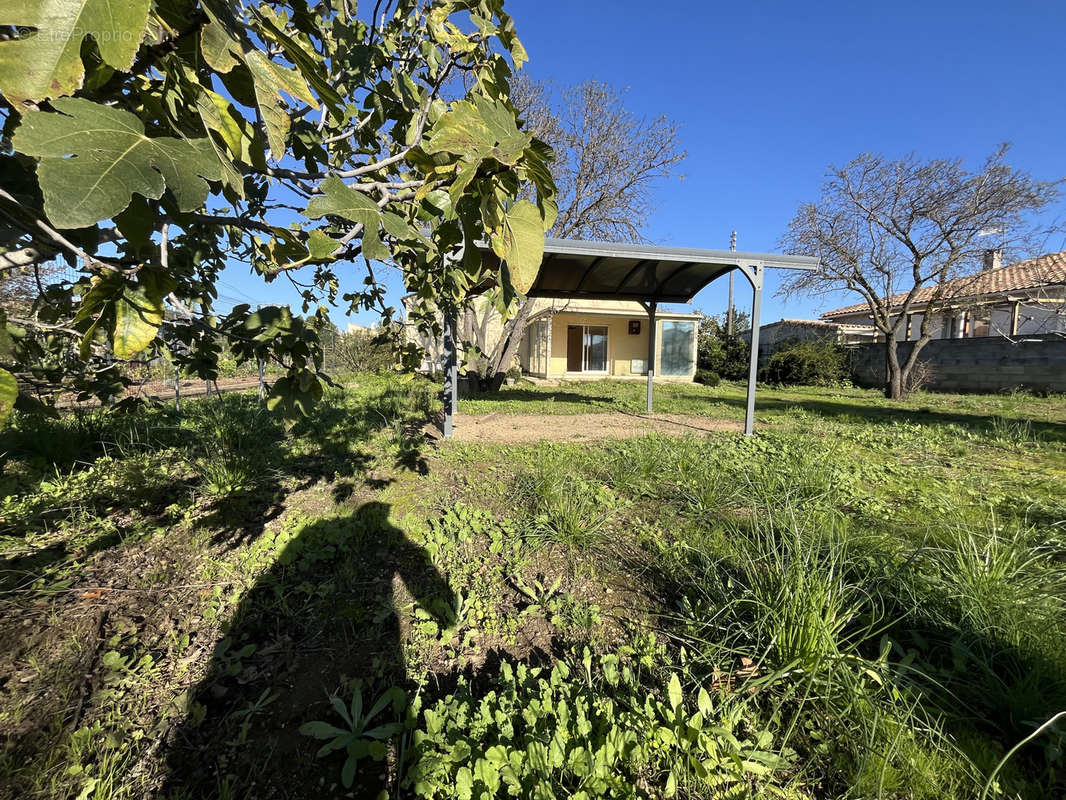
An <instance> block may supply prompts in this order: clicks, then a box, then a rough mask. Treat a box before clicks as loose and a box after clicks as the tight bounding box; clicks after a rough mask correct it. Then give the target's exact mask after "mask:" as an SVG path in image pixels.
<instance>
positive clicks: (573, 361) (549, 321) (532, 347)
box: [408, 299, 700, 381]
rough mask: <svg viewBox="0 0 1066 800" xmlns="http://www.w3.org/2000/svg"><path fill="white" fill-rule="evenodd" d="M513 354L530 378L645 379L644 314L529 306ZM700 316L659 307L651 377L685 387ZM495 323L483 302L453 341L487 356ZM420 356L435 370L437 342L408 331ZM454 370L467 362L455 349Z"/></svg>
mask: <svg viewBox="0 0 1066 800" xmlns="http://www.w3.org/2000/svg"><path fill="white" fill-rule="evenodd" d="M532 302H533V303H534V307H533V309H532V311H531V313H530V316H529V319H528V320H527V324H526V329H525V334H524V336H523V338H522V342H521V343H520V345H519V348H518V356H517V362H518V366H519V367H520V368H521V370H522V372H523V373H524V374H526V375H531V376H533V377H537V378H546V379H558V378H566V379H571V380H596V379H602V378H630V377H644V376H647V368H648V367H647V362H648V314H647V312H646V311H645V310H644V308H643V307H642V306H641V305H640V304H639V303H636V302H632V301H625V300H581V301H575V300H569V301H567V300H550V299H535V300H533V301H532ZM699 320H700V314H698V313H697V312H694V311H678V310H675V309H673V308H671V307H669V306H660V308H659V310H658V311H657V312H656V315H655V327H656V337H655V342H656V348H655V349H656V354H655V378H656V380H659V379H662V380H668V381H691V380H692V379H693V377H694V376H695V374H696V346H697V336H696V334H697V330H698V328H699ZM502 329H503V324H502V322H501V320H500V317H499V314H498V313H497V312H496V311H495V309H493V307H492V305H491V304H490V303H488V302H485V301H483V302H481V303H475V304H474V306H473V307H472V308H471V309H469V310H468V312H467V313H466V315H465V316H464V317H463V319H462V320H461V321H460V323H459V338H460V340H461V341H464V342H470V343H471V344H473V345H475V346H477V347H479V348H481V349H483V350H488V349H490V348H491V347H492V346H494V345H495V343H496V342H497V341H498V340H499V338H500V335H501V332H502ZM408 330H409V334H408V335H409V336H410V337H411V338H412V339H413V340H415V341H418V342H419V343H420V344H421V345H422V346H423V348H424V349H425V351H426V358H425V360H424V361H423V364H422V367H421V369H422V370H423V371H426V372H432V371H436V370H438V369H440V354H441V352H442V350H441V347H440V343H439V342H437V341H433V340H432V338H433V337H427V336H425V335H423V334H421V333H419V332H418V331H416V330H414V328H413V326H408ZM460 366H461V367H463V366H467V359H466V358H465V354H464V353H463V351H462V348H460Z"/></svg>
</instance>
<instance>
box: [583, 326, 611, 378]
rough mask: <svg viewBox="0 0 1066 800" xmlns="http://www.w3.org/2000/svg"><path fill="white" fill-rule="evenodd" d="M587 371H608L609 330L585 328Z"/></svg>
mask: <svg viewBox="0 0 1066 800" xmlns="http://www.w3.org/2000/svg"><path fill="white" fill-rule="evenodd" d="M585 353H586V355H585V369H586V370H588V371H589V372H606V371H607V328H600V327H596V328H592V327H589V328H585Z"/></svg>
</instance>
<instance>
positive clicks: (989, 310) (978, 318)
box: [822, 251, 1066, 341]
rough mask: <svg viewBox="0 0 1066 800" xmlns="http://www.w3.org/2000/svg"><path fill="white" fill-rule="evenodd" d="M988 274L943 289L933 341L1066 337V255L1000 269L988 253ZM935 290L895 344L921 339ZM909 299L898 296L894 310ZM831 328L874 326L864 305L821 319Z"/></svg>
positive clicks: (915, 307) (925, 295) (915, 308)
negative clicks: (1039, 336) (1000, 337)
mask: <svg viewBox="0 0 1066 800" xmlns="http://www.w3.org/2000/svg"><path fill="white" fill-rule="evenodd" d="M985 265H986V268H985V269H984V270H983V271H982V272H979V273H977V274H976V275H970V276H967V277H963V278H956V279H955V280H951V281H948V282H947V283H946V284H944V285H943V287H942V289H943V291H942V293H941V297H940V299H939V300H938V301H937V302H936V305H935V307H934V308H933V309H932V310H931V312H930V313H931V314H932V315H933V317H932V330H931V331H930V332H931V334H932V337H933V338H934V339H971V338H977V337H982V336H1032V335H1039V334H1044V333H1066V251H1063V252H1060V253H1050V254H1048V255H1044V256H1040V257H1039V258H1031V259H1028V260H1026V261H1019V262H1017V263H1015V264H1009V265H1007V266H1005V267H1002V266H999V265H998V259H997V257H996V253H995V252H992V251H990V253H989V254H988V257H987V258H986V259H985ZM935 289H936V287H935V286H927V287H924V288H922V289H919V290H918V292H917V294H916V295H915V302H914V303H913V304H912V306H911V311H910V313H909V314H908V315H907V316H908V319H907V320H906V323H905V324H904V325H903V326H901V328H900V332H899V334H898V336H897V338H898V339H899V340H900V341H913V340H916V339H918V338H919V337H920V336H921V325H922V317H923V315H924V314H925V313H926V307H927V305H928V301H929V299H930V298H931V297H933V295H934V291H935ZM905 298H906V294H898V295H894V296H893V297H892V298H891V301H892V303H893V305H894V306H896V305H898V304H901V303H902V302H903V301H904V299H905ZM822 319H823V320H826V321H828V322H833V323H839V324H848V325H855V324H859V325H870V324H871V323H872V321H873V319H872V317H871V316H870V310H869V308H868V307H867V305H866V303H857V304H855V305H853V306H847V307H845V308H837V309H834V310H833V311H827V312H826V313H824V314H822Z"/></svg>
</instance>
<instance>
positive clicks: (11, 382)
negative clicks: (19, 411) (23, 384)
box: [0, 369, 19, 425]
mask: <svg viewBox="0 0 1066 800" xmlns="http://www.w3.org/2000/svg"><path fill="white" fill-rule="evenodd" d="M18 394H19V385H18V381H16V380H15V376H14V375H12V374H11V373H10V372H8V371H7V370H6V369H0V425H3V424H4V423H6V422H7V420H8V418H9V417H10V416H11V411H12V409H14V407H15V400H17V399H18Z"/></svg>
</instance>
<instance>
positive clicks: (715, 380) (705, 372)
mask: <svg viewBox="0 0 1066 800" xmlns="http://www.w3.org/2000/svg"><path fill="white" fill-rule="evenodd" d="M693 380H694V381H696V383H702V384H703V385H704V386H717V385H718V384H719V383H721V382H722V379H721V377H719V375H718V373H717V372H713V371H711V370H709V369H698V370H696V376H695V377H694V378H693Z"/></svg>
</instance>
